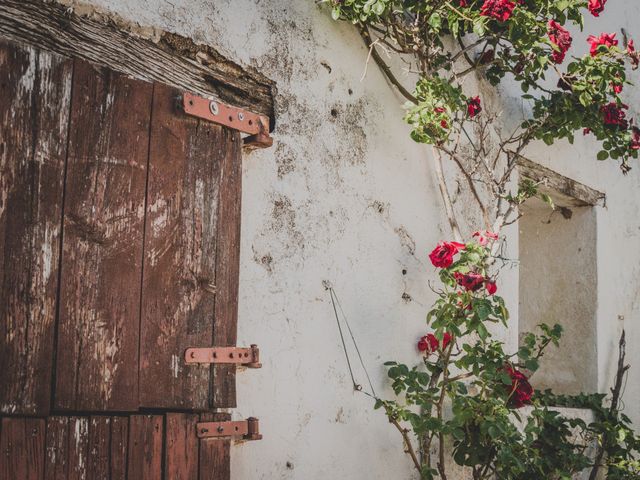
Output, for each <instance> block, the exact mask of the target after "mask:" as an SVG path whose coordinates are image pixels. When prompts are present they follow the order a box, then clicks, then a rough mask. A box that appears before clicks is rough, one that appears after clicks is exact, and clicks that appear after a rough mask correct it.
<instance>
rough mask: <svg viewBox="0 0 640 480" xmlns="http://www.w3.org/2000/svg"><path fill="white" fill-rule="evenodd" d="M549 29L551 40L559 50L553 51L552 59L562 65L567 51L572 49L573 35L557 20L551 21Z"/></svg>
mask: <svg viewBox="0 0 640 480" xmlns="http://www.w3.org/2000/svg"><path fill="white" fill-rule="evenodd" d="M548 27H549V28H548V34H549V40H550V41H551V43H553V44H554V45H555V46H556V47H558V49H559V50H554V51H553V53H552V54H551V58H552V59H553V61H554V62H555V63H562V62H563V61H564V56H565V54H566V53H567V50H569V48H570V47H571V41H572V39H571V34H570V33H569V31H568V30H567V29H565V28H564V27H563V26H562V25H560V24H559V23H558V22H556V21H555V20H549V25H548Z"/></svg>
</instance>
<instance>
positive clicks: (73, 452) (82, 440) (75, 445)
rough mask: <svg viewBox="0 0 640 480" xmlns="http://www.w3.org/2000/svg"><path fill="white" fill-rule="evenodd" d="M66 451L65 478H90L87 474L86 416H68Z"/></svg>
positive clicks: (87, 433)
mask: <svg viewBox="0 0 640 480" xmlns="http://www.w3.org/2000/svg"><path fill="white" fill-rule="evenodd" d="M67 451H68V456H67V463H68V470H67V478H68V479H69V480H90V479H89V477H88V476H87V472H88V468H87V465H88V457H89V419H88V418H87V417H70V418H69V443H68V446H67Z"/></svg>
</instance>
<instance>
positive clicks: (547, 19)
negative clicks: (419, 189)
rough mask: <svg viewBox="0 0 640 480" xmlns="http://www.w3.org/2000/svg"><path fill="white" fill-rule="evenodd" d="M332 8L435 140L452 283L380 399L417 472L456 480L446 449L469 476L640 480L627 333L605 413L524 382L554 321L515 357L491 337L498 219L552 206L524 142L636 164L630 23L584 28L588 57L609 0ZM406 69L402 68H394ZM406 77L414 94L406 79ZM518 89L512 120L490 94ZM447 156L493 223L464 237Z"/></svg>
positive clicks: (444, 270)
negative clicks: (570, 412)
mask: <svg viewBox="0 0 640 480" xmlns="http://www.w3.org/2000/svg"><path fill="white" fill-rule="evenodd" d="M322 3H326V4H328V5H329V7H330V9H331V14H332V16H333V18H334V19H335V20H340V21H347V22H350V23H352V24H353V25H354V26H355V27H356V28H357V29H358V31H359V33H360V35H361V37H362V39H363V41H364V43H365V44H366V46H367V48H368V50H369V57H370V58H371V59H373V61H375V62H376V63H377V65H378V66H379V67H380V69H381V71H382V72H383V73H384V74H385V75H386V77H387V79H388V80H389V82H390V83H391V84H392V85H393V86H394V88H396V89H397V91H398V92H399V93H400V94H401V95H402V96H404V98H405V99H406V106H405V107H406V115H405V121H406V122H407V123H408V124H409V125H410V126H411V138H412V139H413V140H414V141H416V142H419V143H424V144H430V145H431V146H432V148H433V159H434V171H435V174H436V177H437V180H438V183H439V188H440V193H441V195H442V199H443V204H444V209H445V213H446V215H447V218H448V221H449V224H450V227H451V230H452V234H453V240H452V241H450V242H443V243H441V244H440V245H438V246H437V247H436V248H435V249H434V251H433V252H432V253H431V255H430V259H431V262H432V263H433V265H434V266H435V267H436V268H437V269H438V272H439V276H440V280H441V284H442V287H441V289H439V290H438V291H437V292H436V293H437V295H438V299H437V300H436V303H435V305H434V306H433V308H432V309H431V311H430V312H429V314H428V315H427V324H428V326H429V329H430V332H429V333H427V334H426V335H425V336H424V337H422V338H421V339H420V340H419V341H418V344H417V349H418V350H419V351H420V352H421V354H422V362H421V363H420V365H419V366H418V367H412V368H410V367H408V366H406V365H403V364H398V363H395V362H388V363H387V367H388V374H389V377H390V379H391V381H392V387H393V390H394V392H395V393H396V395H397V398H396V399H394V400H384V399H381V398H377V399H376V408H381V409H383V410H384V412H385V413H386V414H387V416H388V418H389V420H390V422H391V423H392V424H393V425H394V426H395V427H396V428H397V429H398V431H399V432H400V433H401V436H402V441H403V443H404V446H405V449H406V451H407V452H408V454H409V456H410V458H411V460H412V462H413V464H414V466H415V468H416V469H417V470H418V471H419V473H420V475H421V478H424V479H432V478H441V479H446V478H447V475H448V471H447V468H448V466H447V465H448V464H449V463H448V462H447V461H446V458H448V456H451V457H452V459H453V461H454V462H455V463H457V464H459V465H461V466H465V467H468V468H469V469H470V471H471V472H472V475H473V478H474V479H489V478H499V479H501V480H502V479H504V480H512V479H513V480H516V479H517V480H520V479H522V480H525V479H533V478H548V479H569V478H571V476H572V475H573V474H575V473H576V472H581V471H583V470H584V469H587V468H589V469H591V476H590V478H591V479H592V480H594V479H595V478H596V475H597V474H598V471H599V470H601V469H603V470H606V471H607V478H609V479H631V478H640V464H639V463H638V461H637V458H638V454H640V439H639V438H638V437H637V436H636V434H635V433H634V432H633V430H632V429H631V424H630V421H629V419H628V418H627V417H625V416H624V415H623V414H622V413H621V412H620V411H619V408H618V400H619V396H620V389H621V383H622V379H623V378H624V375H625V374H626V371H627V369H628V366H626V365H625V364H624V353H623V352H624V339H623V340H622V341H621V346H620V348H621V362H620V363H619V368H618V376H617V378H616V385H615V386H614V388H613V389H612V399H611V401H610V403H609V406H608V407H607V406H605V404H604V401H605V397H604V396H603V395H580V396H577V397H557V396H555V395H553V393H552V392H538V391H536V390H535V388H534V385H532V384H531V383H530V382H529V378H530V377H531V374H532V373H533V372H535V371H536V369H537V368H538V365H539V361H540V359H541V358H542V356H543V355H544V352H545V350H546V349H547V348H548V347H549V346H551V345H556V346H557V345H558V344H559V341H560V338H561V334H562V329H561V327H560V326H559V325H555V326H548V325H540V327H539V328H540V329H539V331H538V332H532V333H529V334H527V335H526V336H525V337H524V339H523V340H522V341H521V346H520V347H519V349H518V351H517V352H511V353H509V352H506V351H505V349H504V344H503V343H502V342H500V341H498V340H496V339H495V338H494V337H493V335H492V334H491V325H492V324H498V325H500V324H502V325H503V326H505V327H506V326H507V325H508V318H509V317H508V311H507V308H506V306H505V303H504V300H503V299H502V298H501V297H499V296H498V295H497V290H498V285H497V281H496V273H497V269H498V266H497V263H498V262H496V258H497V257H498V252H499V250H500V248H501V245H502V244H503V243H504V237H503V236H502V235H501V231H502V228H503V227H505V226H506V225H509V224H511V223H513V222H515V221H517V219H518V218H519V216H520V207H521V206H522V204H523V203H524V202H526V201H527V200H528V199H529V198H531V197H540V198H542V199H543V200H545V201H546V202H547V203H549V204H550V205H551V207H552V208H553V202H552V201H551V199H550V198H549V197H548V196H547V195H544V194H543V193H541V192H540V188H539V187H540V184H539V183H536V182H534V181H532V180H529V179H527V178H522V179H520V181H519V182H518V183H517V184H515V186H514V183H515V182H514V179H515V178H516V176H515V172H516V168H517V166H518V162H519V160H520V159H521V158H522V156H523V154H524V153H525V150H526V148H527V146H529V145H530V144H531V143H532V142H535V141H542V142H544V143H545V144H547V145H551V144H553V143H554V142H556V141H559V140H566V141H568V142H570V143H573V142H574V140H575V137H576V135H580V136H582V135H585V136H587V135H588V136H592V137H593V138H594V139H595V141H596V142H597V144H598V145H599V148H598V150H597V151H596V153H594V157H595V158H597V160H601V161H605V160H612V161H617V162H618V163H619V165H620V167H621V169H622V172H623V173H627V172H628V171H629V170H630V169H631V168H632V166H633V164H634V161H635V160H636V159H637V158H638V150H640V129H639V128H638V126H636V124H635V121H634V119H633V118H632V117H631V116H630V111H629V107H628V105H627V104H626V103H625V100H624V95H625V93H626V90H627V88H628V86H629V85H630V82H629V80H628V79H627V75H628V74H629V73H630V72H631V71H632V70H635V69H637V68H638V66H639V64H640V53H639V52H638V51H636V49H635V46H634V42H633V40H632V39H630V38H628V37H627V35H626V33H625V32H624V31H622V32H620V33H619V34H618V33H608V32H604V33H598V34H595V35H591V36H589V37H588V40H587V41H588V46H589V49H588V52H587V53H585V54H584V55H581V56H576V55H574V54H573V52H574V50H576V48H575V45H574V39H573V37H572V34H571V32H572V31H576V30H582V28H583V23H584V15H593V16H595V17H597V16H599V15H600V13H602V12H603V10H604V9H605V3H606V0H588V1H587V0H514V1H512V0H432V1H424V0H322ZM397 64H400V65H402V68H392V67H391V65H397ZM401 72H404V73H405V75H404V76H401V75H400V73H401ZM410 79H412V80H415V86H414V87H413V88H407V87H406V86H405V85H406V83H407V82H409V81H410ZM513 85H515V86H517V87H518V88H520V90H521V91H522V93H521V95H520V97H519V100H520V101H521V106H520V113H518V114H517V115H518V116H517V118H515V121H514V115H516V114H513V113H511V114H510V117H508V118H503V116H501V114H500V113H499V112H498V111H492V110H495V108H493V109H492V105H491V104H492V102H491V101H486V99H484V98H483V95H482V93H481V87H483V88H482V91H484V92H491V91H493V92H500V91H501V89H503V88H510V87H509V86H513ZM492 89H493V90H492ZM494 103H495V102H494ZM445 161H446V162H447V163H445ZM449 165H451V166H453V167H454V168H455V169H456V170H457V172H458V174H457V176H459V177H460V178H461V179H462V181H463V182H465V183H466V186H467V187H468V188H467V192H468V193H469V195H470V196H471V198H472V199H473V201H474V202H475V206H476V208H477V209H478V212H479V213H480V217H481V218H482V224H483V229H482V230H480V231H478V232H476V233H475V234H473V236H472V238H471V239H470V240H467V241H466V242H464V241H463V238H464V236H463V234H462V229H461V227H460V222H459V221H458V212H457V211H456V205H455V202H454V201H453V200H452V193H451V192H452V189H451V182H452V178H451V175H448V174H447V168H449ZM563 402H564V403H565V404H571V405H572V406H582V407H588V408H590V409H592V410H593V411H594V412H595V415H596V420H595V421H593V422H591V423H587V422H585V421H582V420H580V419H576V418H573V419H572V418H565V417H563V416H562V415H561V414H559V413H558V412H557V411H556V410H554V409H553V408H550V406H551V405H556V406H557V405H559V404H562V403H563ZM578 404H579V405H578ZM523 407H526V412H527V413H526V415H524V414H521V413H522V412H523V410H522V409H523ZM448 409H450V412H449V410H448ZM447 412H449V413H447Z"/></svg>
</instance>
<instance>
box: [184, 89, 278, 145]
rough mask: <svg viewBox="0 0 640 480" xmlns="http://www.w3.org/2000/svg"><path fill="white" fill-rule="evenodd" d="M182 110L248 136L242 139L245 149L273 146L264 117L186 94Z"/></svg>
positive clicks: (266, 118) (267, 120) (266, 119)
mask: <svg viewBox="0 0 640 480" xmlns="http://www.w3.org/2000/svg"><path fill="white" fill-rule="evenodd" d="M182 108H183V109H184V112H185V113H186V114H187V115H191V116H193V117H197V118H201V119H203V120H207V121H210V122H213V123H217V124H218V125H224V126H225V127H229V128H233V129H235V130H239V131H241V132H243V133H247V134H249V135H250V136H248V137H246V138H245V139H244V145H245V146H246V147H249V148H266V147H270V146H271V145H273V138H271V137H270V136H269V118H268V117H266V116H264V115H259V114H257V113H253V112H249V111H248V110H244V109H242V108H238V107H234V106H231V105H226V104H224V103H222V102H220V101H219V100H213V99H209V98H205V97H201V96H199V95H195V94H193V93H188V92H185V93H183V94H182Z"/></svg>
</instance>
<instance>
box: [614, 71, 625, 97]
mask: <svg viewBox="0 0 640 480" xmlns="http://www.w3.org/2000/svg"><path fill="white" fill-rule="evenodd" d="M622 86H623V85H622V81H621V80H620V75H616V80H615V81H613V82H611V88H612V89H613V91H614V93H616V94H618V95H619V94H620V93H621V92H622Z"/></svg>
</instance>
